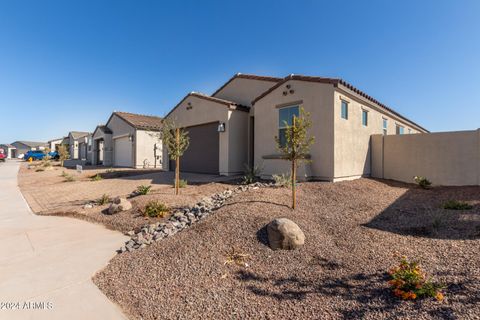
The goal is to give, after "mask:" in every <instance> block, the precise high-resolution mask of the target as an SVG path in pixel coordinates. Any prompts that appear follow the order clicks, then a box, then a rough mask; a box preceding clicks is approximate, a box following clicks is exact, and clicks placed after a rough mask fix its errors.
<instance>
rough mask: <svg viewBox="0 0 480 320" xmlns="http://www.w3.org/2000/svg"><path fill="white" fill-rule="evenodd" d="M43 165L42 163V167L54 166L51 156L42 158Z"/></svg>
mask: <svg viewBox="0 0 480 320" xmlns="http://www.w3.org/2000/svg"><path fill="white" fill-rule="evenodd" d="M41 165H42V167H44V168H49V167H51V166H52V161H50V158H49V157H44V158H43V159H42V164H41Z"/></svg>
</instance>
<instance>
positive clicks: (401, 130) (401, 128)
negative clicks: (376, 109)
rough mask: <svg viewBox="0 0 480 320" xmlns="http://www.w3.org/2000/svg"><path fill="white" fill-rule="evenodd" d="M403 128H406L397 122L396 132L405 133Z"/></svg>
mask: <svg viewBox="0 0 480 320" xmlns="http://www.w3.org/2000/svg"><path fill="white" fill-rule="evenodd" d="M403 130H404V128H403V127H402V126H401V125H399V124H397V127H396V130H395V132H396V134H403Z"/></svg>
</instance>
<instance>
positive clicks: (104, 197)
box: [96, 194, 111, 206]
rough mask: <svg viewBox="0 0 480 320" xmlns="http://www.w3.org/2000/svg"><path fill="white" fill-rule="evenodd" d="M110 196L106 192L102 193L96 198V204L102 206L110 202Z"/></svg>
mask: <svg viewBox="0 0 480 320" xmlns="http://www.w3.org/2000/svg"><path fill="white" fill-rule="evenodd" d="M110 200H111V199H110V196H109V195H108V194H103V195H102V196H101V197H100V198H98V199H97V201H96V202H97V204H98V205H101V206H103V205H104V204H107V203H109V202H110Z"/></svg>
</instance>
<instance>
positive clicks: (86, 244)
mask: <svg viewBox="0 0 480 320" xmlns="http://www.w3.org/2000/svg"><path fill="white" fill-rule="evenodd" d="M18 168H19V162H16V161H7V162H6V163H1V164H0V252H1V254H0V319H68V320H74V319H125V318H126V317H125V316H124V315H123V314H122V312H121V310H120V309H119V308H118V307H117V306H116V305H115V304H113V303H112V302H111V301H110V300H108V299H107V297H106V296H105V295H104V294H103V293H102V292H101V291H100V290H99V289H98V288H97V287H96V286H95V285H94V284H93V282H92V281H91V277H92V276H93V274H94V273H95V272H96V271H98V270H100V269H101V268H102V267H104V266H105V265H106V264H107V263H108V261H109V260H110V259H111V258H112V257H113V256H114V255H115V254H116V253H115V250H116V249H118V248H119V247H120V246H121V245H122V244H123V243H124V241H126V239H127V237H125V236H123V235H122V234H121V233H119V232H115V231H110V230H107V229H105V228H104V227H102V226H100V225H95V224H91V223H88V222H84V221H80V220H76V219H71V218H63V217H40V216H36V215H34V214H33V213H31V211H30V209H29V208H28V205H27V204H26V202H25V201H24V199H23V197H22V195H21V193H20V190H19V189H18V186H17V172H18ZM39 188H41V186H39ZM26 302H27V303H28V302H31V303H36V304H37V305H36V306H34V305H33V304H30V306H28V305H26V304H25V303H26ZM5 303H15V304H16V303H19V305H16V306H15V307H16V308H18V307H20V308H25V309H24V310H5V309H6V308H7V306H5V305H4V304H5ZM42 303H44V307H46V308H45V309H43V310H42V309H38V307H39V306H40V307H41V304H42ZM49 307H50V308H49Z"/></svg>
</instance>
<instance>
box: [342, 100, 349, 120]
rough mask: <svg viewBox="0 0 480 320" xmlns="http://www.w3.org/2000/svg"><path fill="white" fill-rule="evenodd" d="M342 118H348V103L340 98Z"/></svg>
mask: <svg viewBox="0 0 480 320" xmlns="http://www.w3.org/2000/svg"><path fill="white" fill-rule="evenodd" d="M341 116H342V119H345V120H348V103H347V102H346V101H343V100H342V113H341Z"/></svg>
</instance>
